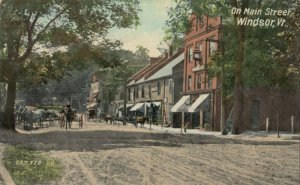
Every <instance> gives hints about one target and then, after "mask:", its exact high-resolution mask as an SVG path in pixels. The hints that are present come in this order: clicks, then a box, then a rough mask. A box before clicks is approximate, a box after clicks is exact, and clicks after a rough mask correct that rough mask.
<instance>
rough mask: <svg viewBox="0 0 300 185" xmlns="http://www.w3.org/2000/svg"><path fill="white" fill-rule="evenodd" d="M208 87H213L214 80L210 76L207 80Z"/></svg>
mask: <svg viewBox="0 0 300 185" xmlns="http://www.w3.org/2000/svg"><path fill="white" fill-rule="evenodd" d="M207 88H208V89H211V88H212V80H211V79H210V78H209V79H208V80H207Z"/></svg>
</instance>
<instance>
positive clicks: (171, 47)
mask: <svg viewBox="0 0 300 185" xmlns="http://www.w3.org/2000/svg"><path fill="white" fill-rule="evenodd" d="M173 52H174V47H173V45H169V57H171V56H172V55H173Z"/></svg>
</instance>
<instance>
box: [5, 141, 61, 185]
mask: <svg viewBox="0 0 300 185" xmlns="http://www.w3.org/2000/svg"><path fill="white" fill-rule="evenodd" d="M3 162H4V165H5V167H6V169H7V170H8V171H9V173H10V174H11V176H12V178H13V180H14V182H15V184H16V185H33V184H44V183H45V182H47V181H55V180H59V179H60V178H61V177H62V173H63V171H64V169H63V167H62V164H61V163H60V162H59V161H57V160H56V159H54V158H51V157H49V156H48V155H46V154H42V153H40V152H37V151H35V150H33V149H30V148H25V147H23V146H10V147H6V149H5V151H4V158H3Z"/></svg>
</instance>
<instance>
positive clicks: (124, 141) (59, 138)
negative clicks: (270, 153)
mask: <svg viewBox="0 0 300 185" xmlns="http://www.w3.org/2000/svg"><path fill="white" fill-rule="evenodd" d="M0 142H1V143H5V144H10V145H23V146H28V147H31V148H34V149H38V150H43V151H49V150H69V151H76V152H81V151H98V150H110V149H116V148H139V147H149V146H164V147H181V146H182V145H183V144H246V145H288V144H294V142H290V141H245V140H239V139H232V138H225V137H223V138H222V137H221V138H220V137H216V136H209V135H199V134H197V135H180V134H169V133H143V132H130V131H115V130H97V131H76V130H73V131H71V132H68V131H67V132H65V131H50V132H47V133H39V134H21V133H13V132H8V131H4V130H1V131H0Z"/></svg>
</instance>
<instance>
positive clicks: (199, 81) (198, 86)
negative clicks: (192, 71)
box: [196, 73, 201, 89]
mask: <svg viewBox="0 0 300 185" xmlns="http://www.w3.org/2000/svg"><path fill="white" fill-rule="evenodd" d="M196 83H197V89H201V74H200V73H198V74H197V82H196Z"/></svg>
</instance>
